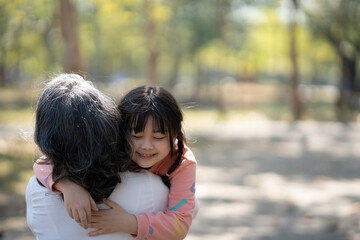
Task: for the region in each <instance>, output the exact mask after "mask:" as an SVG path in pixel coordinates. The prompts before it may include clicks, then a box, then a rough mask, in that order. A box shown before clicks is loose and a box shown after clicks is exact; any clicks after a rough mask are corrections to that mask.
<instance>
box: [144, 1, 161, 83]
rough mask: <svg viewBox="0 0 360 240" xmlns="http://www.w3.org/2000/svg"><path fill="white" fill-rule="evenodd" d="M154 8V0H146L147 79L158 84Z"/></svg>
mask: <svg viewBox="0 0 360 240" xmlns="http://www.w3.org/2000/svg"><path fill="white" fill-rule="evenodd" d="M153 9H154V3H153V0H146V1H145V16H146V29H145V32H146V42H147V49H148V54H149V56H148V61H147V80H148V82H149V83H150V84H151V85H157V78H158V76H157V65H158V55H159V54H158V42H157V38H156V26H155V22H154V19H153V18H152V14H153Z"/></svg>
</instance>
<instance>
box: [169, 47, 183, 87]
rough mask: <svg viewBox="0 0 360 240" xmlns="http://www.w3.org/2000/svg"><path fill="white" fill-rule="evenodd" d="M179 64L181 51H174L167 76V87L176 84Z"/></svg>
mask: <svg viewBox="0 0 360 240" xmlns="http://www.w3.org/2000/svg"><path fill="white" fill-rule="evenodd" d="M180 65H181V53H180V52H179V51H176V53H175V55H174V62H173V65H172V68H171V73H170V78H169V89H173V88H174V87H175V86H176V83H177V80H178V77H179V71H180Z"/></svg>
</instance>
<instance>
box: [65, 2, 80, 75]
mask: <svg viewBox="0 0 360 240" xmlns="http://www.w3.org/2000/svg"><path fill="white" fill-rule="evenodd" d="M60 19H61V32H62V35H63V38H64V41H65V45H66V51H65V56H64V60H63V66H64V71H65V72H74V73H78V74H80V75H84V73H85V71H84V67H83V64H82V60H81V56H80V49H79V37H78V26H77V12H76V9H75V6H74V4H73V3H72V1H71V0H60Z"/></svg>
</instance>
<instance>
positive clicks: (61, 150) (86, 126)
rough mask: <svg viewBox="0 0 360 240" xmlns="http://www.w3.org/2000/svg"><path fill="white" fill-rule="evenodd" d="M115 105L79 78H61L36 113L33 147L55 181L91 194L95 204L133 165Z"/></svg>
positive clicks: (43, 96)
mask: <svg viewBox="0 0 360 240" xmlns="http://www.w3.org/2000/svg"><path fill="white" fill-rule="evenodd" d="M119 119H120V113H119V111H118V110H117V109H116V105H115V104H114V102H113V101H112V100H111V99H110V98H108V97H107V96H105V95H104V94H102V93H101V92H100V91H99V90H98V89H96V88H95V87H93V86H92V84H91V83H90V82H87V81H85V80H84V79H83V78H82V77H81V76H79V75H76V74H61V75H59V76H57V77H55V78H54V79H53V80H52V81H50V82H49V83H47V84H46V86H45V88H44V89H43V91H42V93H41V95H40V98H39V100H38V104H37V109H36V123H35V134H34V139H35V143H36V144H37V145H38V147H39V148H40V150H41V151H42V153H44V154H45V155H46V157H47V158H48V159H49V161H51V162H52V164H53V179H54V181H57V180H59V179H61V178H63V177H67V178H68V179H69V180H71V181H73V182H75V183H77V184H79V185H80V186H82V187H84V188H85V189H87V190H88V191H89V193H90V195H91V196H92V197H93V199H94V200H95V201H96V202H99V201H100V200H101V199H103V198H105V197H108V196H109V195H110V194H111V192H112V191H113V189H114V188H115V186H116V184H117V183H119V182H121V179H120V176H119V172H120V171H124V170H125V168H126V167H127V165H128V163H129V161H130V159H129V156H128V155H127V154H125V153H124V152H123V151H122V150H124V146H125V143H124V142H122V141H120V138H119V136H120V135H123V136H126V134H124V132H125V131H124V130H123V129H122V128H121V126H120V125H119Z"/></svg>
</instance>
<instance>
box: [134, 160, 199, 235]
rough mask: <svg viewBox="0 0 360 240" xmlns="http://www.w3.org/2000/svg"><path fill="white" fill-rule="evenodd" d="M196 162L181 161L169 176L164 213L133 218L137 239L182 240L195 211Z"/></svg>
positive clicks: (146, 214)
mask: <svg viewBox="0 0 360 240" xmlns="http://www.w3.org/2000/svg"><path fill="white" fill-rule="evenodd" d="M195 178H196V162H195V161H189V160H186V159H185V160H183V162H182V163H181V164H180V166H179V167H178V168H177V169H176V170H175V171H174V173H173V174H171V175H170V182H171V188H170V194H169V206H168V208H167V209H166V211H165V212H158V213H156V214H148V213H145V214H141V215H135V216H136V219H137V225H138V231H137V236H138V237H140V238H147V239H149V240H150V239H184V238H185V237H186V235H187V233H188V231H189V229H190V225H191V222H192V217H193V212H194V209H195Z"/></svg>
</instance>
